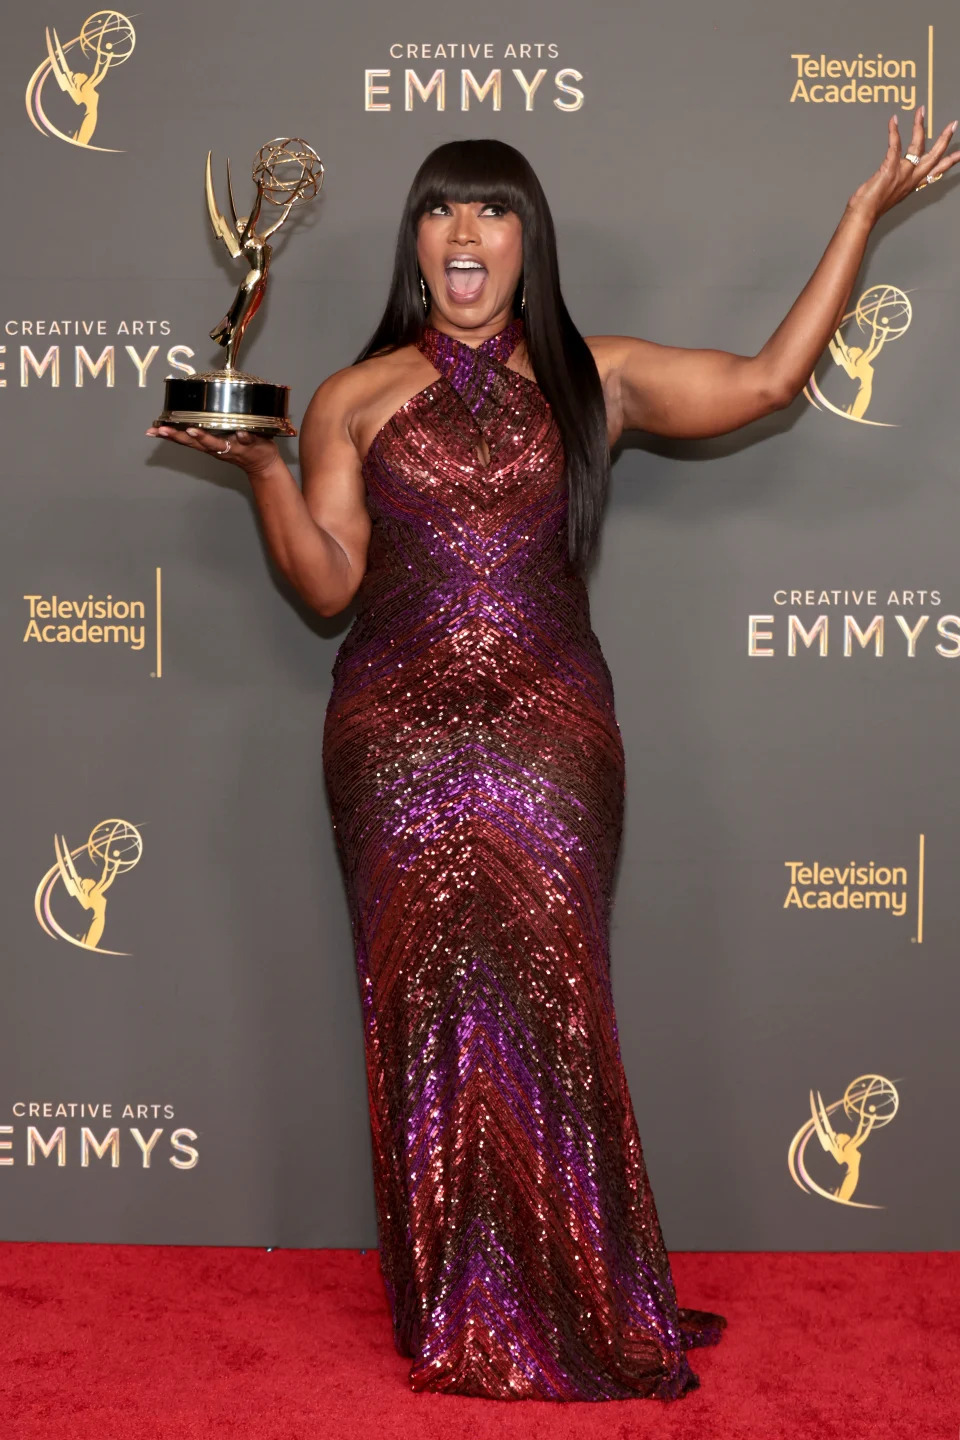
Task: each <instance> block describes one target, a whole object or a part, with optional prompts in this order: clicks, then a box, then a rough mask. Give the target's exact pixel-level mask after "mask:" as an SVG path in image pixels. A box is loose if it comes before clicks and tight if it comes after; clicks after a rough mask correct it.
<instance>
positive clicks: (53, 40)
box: [44, 26, 80, 105]
mask: <svg viewBox="0 0 960 1440" xmlns="http://www.w3.org/2000/svg"><path fill="white" fill-rule="evenodd" d="M44 33H45V34H46V37H47V55H48V57H49V60H50V69H51V70H52V71H53V74H54V76H55V78H56V82H57V84H58V85H59V86H60V89H61V90H63V91H64V93H65V94H67V95H69V96H70V98H71V100H72V101H73V102H74V104H75V105H79V104H80V91H79V90H78V89H77V86H76V84H75V83H74V79H73V71H72V70H71V69H70V66H69V65H68V64H67V57H66V55H65V54H64V53H63V46H62V45H61V44H60V37H59V35H58V34H57V32H56V30H54V32H53V35H52V36H51V34H50V28H49V26H45V27H44Z"/></svg>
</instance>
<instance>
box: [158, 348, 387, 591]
mask: <svg viewBox="0 0 960 1440" xmlns="http://www.w3.org/2000/svg"><path fill="white" fill-rule="evenodd" d="M361 387H362V381H361V380H360V379H359V378H358V376H357V372H356V370H355V369H354V368H352V367H351V368H349V369H347V370H339V371H337V372H336V373H335V374H333V375H331V376H329V378H328V379H326V380H324V382H323V384H322V385H321V386H320V387H319V389H318V390H317V391H316V393H315V394H314V396H313V398H312V400H311V401H310V404H309V405H308V406H307V409H306V413H305V414H304V417H303V423H302V425H301V427H300V473H301V476H302V489H301V486H300V485H298V484H297V482H296V479H295V478H294V476H293V474H292V473H291V471H290V469H289V467H288V466H287V464H286V462H285V461H284V460H283V458H282V456H281V455H280V452H279V451H278V449H277V447H276V445H275V444H274V443H273V441H272V440H267V439H265V438H263V437H261V436H256V435H249V434H245V433H244V432H242V431H238V432H237V433H236V434H232V435H230V436H226V435H217V434H214V433H213V432H211V431H209V430H200V429H191V430H175V429H173V428H172V427H169V428H168V427H165V426H164V427H160V428H159V429H157V428H156V427H151V428H150V429H149V430H148V431H147V434H148V435H159V436H160V437H162V438H163V439H167V440H174V441H176V442H178V443H179V444H181V445H186V446H187V447H188V448H190V449H193V450H202V451H204V452H206V453H207V454H212V455H218V452H219V451H221V450H223V449H224V447H225V446H226V445H227V441H228V440H229V442H230V448H229V450H227V453H226V454H225V455H222V456H219V455H218V458H220V459H222V460H224V461H225V462H227V463H232V464H235V465H238V466H239V467H240V469H242V470H245V471H246V473H247V478H248V479H249V481H250V488H251V492H252V494H253V499H254V503H255V505H256V507H257V513H258V517H259V520H260V525H261V528H262V531H263V536H264V539H265V541H266V544H267V548H268V550H269V552H270V555H271V557H272V559H273V561H274V563H275V564H276V566H277V568H278V569H279V570H280V571H281V573H282V574H283V575H284V576H286V578H287V579H288V580H289V581H290V583H291V585H292V586H293V587H294V589H295V590H296V591H297V593H298V594H299V595H300V596H301V597H302V598H303V599H304V600H305V601H306V602H307V604H308V605H309V606H310V607H311V608H312V609H314V610H316V611H317V612H318V613H319V614H321V615H337V614H339V612H340V611H341V610H344V609H345V608H346V606H347V605H349V603H350V601H351V600H352V598H353V596H354V595H355V594H356V591H357V589H358V587H359V585H360V581H361V580H362V579H363V575H364V571H365V570H366V564H367V544H368V541H369V538H370V529H371V525H370V517H369V515H368V513H367V508H366V503H365V487H364V482H363V475H362V473H361V462H360V455H359V453H358V451H357V448H356V446H355V444H354V442H353V439H352V437H351V435H350V431H349V428H348V425H349V420H350V418H351V415H352V414H353V411H354V409H355V407H356V406H357V405H358V404H359V403H360V401H361V399H362V394H361Z"/></svg>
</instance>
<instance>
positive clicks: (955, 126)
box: [950, 120, 957, 135]
mask: <svg viewBox="0 0 960 1440" xmlns="http://www.w3.org/2000/svg"><path fill="white" fill-rule="evenodd" d="M956 128H957V121H956V120H954V122H953V124H952V125H951V126H950V134H951V135H952V134H953V132H954V130H956Z"/></svg>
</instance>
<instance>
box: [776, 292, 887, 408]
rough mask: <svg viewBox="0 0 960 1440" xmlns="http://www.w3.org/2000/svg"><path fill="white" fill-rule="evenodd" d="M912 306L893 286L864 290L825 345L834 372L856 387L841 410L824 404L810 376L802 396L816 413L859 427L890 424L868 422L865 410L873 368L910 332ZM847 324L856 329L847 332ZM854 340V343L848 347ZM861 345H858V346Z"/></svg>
mask: <svg viewBox="0 0 960 1440" xmlns="http://www.w3.org/2000/svg"><path fill="white" fill-rule="evenodd" d="M912 319H913V306H912V305H911V304H910V301H909V299H908V298H907V296H906V295H905V294H904V292H903V291H902V290H898V289H897V287H896V285H871V286H870V288H869V290H864V292H863V294H862V295H861V296H860V299H859V300H858V301H857V303H856V306H855V307H854V308H853V309H852V310H848V311H847V313H846V315H844V317H843V319H842V320H841V321H840V324H839V325H838V327H837V329H836V330H835V331H834V334H833V338H832V339H831V340H830V342H829V350H830V356H831V358H832V360H833V364H834V367H835V369H834V370H832V371H831V372H830V374H831V375H835V374H836V371H837V369H839V370H842V371H843V373H844V374H845V375H846V376H847V378H848V379H850V380H852V381H853V383H854V384H855V385H856V387H857V391H856V394H855V395H854V397H853V399H852V400H851V401H850V403H849V404H848V405H845V406H843V407H842V408H841V407H840V406H839V405H834V403H833V401H832V400H828V399H827V397H826V395H825V394H824V393H823V390H822V389H821V387H820V384H819V382H818V380H817V377H816V374H813V375H811V376H810V380H809V382H808V384H807V385H805V386H804V390H803V393H804V395H806V397H807V399H808V400H809V401H810V404H811V405H813V406H815V407H816V409H818V410H820V409H823V410H829V411H830V412H831V414H833V415H839V416H840V418H841V420H856V421H857V422H858V423H859V424H861V425H882V426H885V427H890V426H892V425H895V424H896V422H895V421H892V420H868V419H867V418H866V416H867V410H868V408H869V406H870V402H871V400H872V399H873V376H874V364H875V362H876V360H877V359H878V357H879V355H880V353H881V351H882V350H883V348H884V346H886V345H889V344H890V343H891V342H892V341H894V340H899V339H900V336H901V335H903V334H905V333H906V331H907V330H909V328H910V322H911V320H912ZM851 322H854V323H855V324H856V329H855V330H852V329H851ZM853 336H856V340H857V343H855V344H854V343H851V340H852V337H853ZM861 342H862V343H861Z"/></svg>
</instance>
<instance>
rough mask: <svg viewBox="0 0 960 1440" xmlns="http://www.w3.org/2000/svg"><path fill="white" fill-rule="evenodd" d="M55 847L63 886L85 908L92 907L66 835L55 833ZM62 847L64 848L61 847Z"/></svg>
mask: <svg viewBox="0 0 960 1440" xmlns="http://www.w3.org/2000/svg"><path fill="white" fill-rule="evenodd" d="M53 845H54V849H55V850H56V852H57V868H58V870H59V871H60V878H61V880H62V881H63V888H64V889H65V890H66V892H67V894H68V895H72V896H73V898H74V900H79V902H80V904H81V905H82V906H83V907H84V909H86V910H89V909H90V900H89V897H88V896H87V894H86V892H85V891H84V888H83V886H82V885H81V884H80V876H79V873H78V872H77V867H76V865H74V863H73V856H72V855H71V854H70V846H69V845H68V844H67V840H66V836H64V835H54V837H53ZM61 847H62V848H61Z"/></svg>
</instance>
